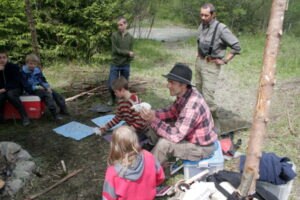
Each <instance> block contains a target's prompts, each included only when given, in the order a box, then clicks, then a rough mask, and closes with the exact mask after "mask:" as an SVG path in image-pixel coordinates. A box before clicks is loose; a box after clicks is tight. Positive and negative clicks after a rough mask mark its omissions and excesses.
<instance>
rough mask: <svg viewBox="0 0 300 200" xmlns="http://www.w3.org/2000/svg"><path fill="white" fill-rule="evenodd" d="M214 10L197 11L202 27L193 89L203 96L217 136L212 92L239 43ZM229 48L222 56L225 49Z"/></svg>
mask: <svg viewBox="0 0 300 200" xmlns="http://www.w3.org/2000/svg"><path fill="white" fill-rule="evenodd" d="M215 17H216V9H215V7H214V5H213V4H211V3H206V4H204V5H203V6H202V7H201V9H200V18H201V21H202V23H201V24H200V26H199V28H198V40H197V42H198V56H197V60H196V68H195V69H196V87H197V89H198V91H199V92H200V93H201V94H202V95H203V97H204V99H205V101H206V102H207V104H208V106H209V108H210V110H211V113H212V115H213V118H214V122H215V128H216V129H217V132H218V134H220V125H219V121H218V116H217V105H216V103H215V98H214V94H215V90H216V85H217V81H218V77H219V74H220V71H221V67H222V66H223V65H225V64H227V63H228V62H229V61H231V60H232V59H233V57H234V56H235V55H237V54H240V51H241V47H240V43H239V40H238V39H237V38H236V37H235V36H234V35H233V33H232V32H231V31H230V30H229V28H228V27H227V26H226V25H225V24H223V23H220V22H219V21H217V20H216V19H215ZM227 47H229V48H231V51H230V53H229V54H228V55H227V56H225V54H226V48H227Z"/></svg>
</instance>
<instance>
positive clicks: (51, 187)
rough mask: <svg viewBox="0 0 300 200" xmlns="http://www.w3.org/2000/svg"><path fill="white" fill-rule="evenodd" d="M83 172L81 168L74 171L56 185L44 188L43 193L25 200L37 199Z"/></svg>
mask: <svg viewBox="0 0 300 200" xmlns="http://www.w3.org/2000/svg"><path fill="white" fill-rule="evenodd" d="M82 170H83V168H81V169H78V170H76V171H73V172H72V173H70V174H69V175H67V176H65V177H64V178H63V179H61V180H60V181H58V182H57V183H55V184H53V185H52V186H50V187H48V188H46V189H45V190H44V191H42V192H40V193H37V194H35V195H32V196H30V197H28V198H27V199H25V200H33V199H36V198H37V197H39V196H41V195H43V194H45V193H47V192H49V191H50V190H52V189H53V188H55V187H56V186H58V185H60V184H62V183H63V182H65V181H66V180H68V179H69V178H71V177H73V176H75V175H76V174H78V173H79V172H81V171H82Z"/></svg>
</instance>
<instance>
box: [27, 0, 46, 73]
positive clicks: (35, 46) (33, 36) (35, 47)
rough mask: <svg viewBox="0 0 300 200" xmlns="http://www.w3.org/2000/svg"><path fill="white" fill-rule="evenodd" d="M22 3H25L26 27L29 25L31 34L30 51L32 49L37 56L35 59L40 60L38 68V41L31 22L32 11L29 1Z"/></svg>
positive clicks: (33, 24) (33, 23)
mask: <svg viewBox="0 0 300 200" xmlns="http://www.w3.org/2000/svg"><path fill="white" fill-rule="evenodd" d="M24 1H25V10H26V15H27V21H28V25H29V29H30V33H31V44H32V49H33V52H34V53H35V54H36V55H37V57H38V58H39V60H40V67H42V62H41V56H40V51H39V45H38V41H37V34H36V29H35V22H34V20H33V15H32V9H31V7H30V1H29V0H24Z"/></svg>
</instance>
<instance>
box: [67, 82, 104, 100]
mask: <svg viewBox="0 0 300 200" xmlns="http://www.w3.org/2000/svg"><path fill="white" fill-rule="evenodd" d="M101 87H102V86H98V87H96V88H94V89H91V90H89V91H85V92H81V93H79V94H77V95H75V96H73V97H69V98H67V99H66V102H69V101H73V100H75V99H77V98H79V97H82V96H84V95H86V94H88V93H91V92H94V91H96V90H98V89H99V88H101Z"/></svg>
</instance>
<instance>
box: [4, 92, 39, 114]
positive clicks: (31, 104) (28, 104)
mask: <svg viewBox="0 0 300 200" xmlns="http://www.w3.org/2000/svg"><path fill="white" fill-rule="evenodd" d="M20 99H21V102H22V104H23V106H24V108H25V111H26V113H27V115H28V118H29V119H39V118H41V116H42V115H43V114H44V112H45V103H44V102H42V101H41V99H40V97H39V96H20ZM4 119H21V116H20V113H19V112H18V111H17V109H15V107H14V106H13V105H11V104H10V103H9V102H8V101H7V102H6V103H5V106H4Z"/></svg>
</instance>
